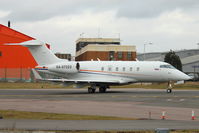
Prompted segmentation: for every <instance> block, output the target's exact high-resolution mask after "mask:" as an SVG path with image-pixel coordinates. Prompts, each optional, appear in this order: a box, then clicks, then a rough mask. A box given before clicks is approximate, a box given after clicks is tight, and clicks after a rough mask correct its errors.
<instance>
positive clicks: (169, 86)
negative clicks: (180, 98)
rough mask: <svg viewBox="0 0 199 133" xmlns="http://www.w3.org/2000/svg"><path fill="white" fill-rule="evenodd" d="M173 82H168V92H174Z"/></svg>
mask: <svg viewBox="0 0 199 133" xmlns="http://www.w3.org/2000/svg"><path fill="white" fill-rule="evenodd" d="M172 88H173V87H172V83H171V81H169V82H168V87H167V93H171V92H172Z"/></svg>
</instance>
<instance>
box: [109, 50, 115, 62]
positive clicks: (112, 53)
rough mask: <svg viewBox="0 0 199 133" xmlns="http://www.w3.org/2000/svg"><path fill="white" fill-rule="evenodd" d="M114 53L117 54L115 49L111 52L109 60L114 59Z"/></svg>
mask: <svg viewBox="0 0 199 133" xmlns="http://www.w3.org/2000/svg"><path fill="white" fill-rule="evenodd" d="M114 54H115V52H114V51H110V52H109V60H114Z"/></svg>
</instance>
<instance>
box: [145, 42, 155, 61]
mask: <svg viewBox="0 0 199 133" xmlns="http://www.w3.org/2000/svg"><path fill="white" fill-rule="evenodd" d="M146 45H153V43H152V42H150V43H145V44H144V60H145V52H146Z"/></svg>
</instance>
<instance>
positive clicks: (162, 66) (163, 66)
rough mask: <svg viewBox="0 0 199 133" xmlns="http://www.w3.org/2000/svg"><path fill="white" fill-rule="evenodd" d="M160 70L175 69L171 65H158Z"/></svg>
mask: <svg viewBox="0 0 199 133" xmlns="http://www.w3.org/2000/svg"><path fill="white" fill-rule="evenodd" d="M160 68H170V69H175V67H173V66H172V65H160Z"/></svg>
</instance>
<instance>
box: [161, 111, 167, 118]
mask: <svg viewBox="0 0 199 133" xmlns="http://www.w3.org/2000/svg"><path fill="white" fill-rule="evenodd" d="M165 114H166V111H162V116H161V118H162V120H165V119H166V117H165Z"/></svg>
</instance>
